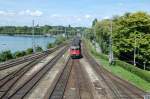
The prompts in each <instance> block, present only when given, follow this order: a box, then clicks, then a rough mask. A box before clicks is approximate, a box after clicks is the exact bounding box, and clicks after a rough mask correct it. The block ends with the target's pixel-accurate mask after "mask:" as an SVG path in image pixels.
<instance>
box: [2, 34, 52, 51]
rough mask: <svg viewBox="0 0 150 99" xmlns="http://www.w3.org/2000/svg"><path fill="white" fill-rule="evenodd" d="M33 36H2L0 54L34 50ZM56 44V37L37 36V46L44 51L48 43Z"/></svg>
mask: <svg viewBox="0 0 150 99" xmlns="http://www.w3.org/2000/svg"><path fill="white" fill-rule="evenodd" d="M32 41H33V39H32V36H3V35H0V52H2V51H5V50H11V52H15V51H22V50H26V49H27V48H32ZM53 42H55V38H54V37H45V36H35V44H36V46H37V45H38V46H41V47H42V48H43V49H44V50H45V49H46V46H47V44H48V43H53Z"/></svg>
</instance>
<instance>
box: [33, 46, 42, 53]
mask: <svg viewBox="0 0 150 99" xmlns="http://www.w3.org/2000/svg"><path fill="white" fill-rule="evenodd" d="M35 50H36V52H42V51H43V49H42V47H40V46H37V47H36V49H35Z"/></svg>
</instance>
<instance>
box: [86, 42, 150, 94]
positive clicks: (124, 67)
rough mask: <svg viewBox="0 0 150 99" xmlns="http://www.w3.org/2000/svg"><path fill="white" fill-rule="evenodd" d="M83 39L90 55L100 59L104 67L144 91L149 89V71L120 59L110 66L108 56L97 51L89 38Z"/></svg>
mask: <svg viewBox="0 0 150 99" xmlns="http://www.w3.org/2000/svg"><path fill="white" fill-rule="evenodd" d="M85 41H86V42H87V43H86V47H87V48H88V49H89V51H90V53H91V54H92V56H94V58H96V59H100V60H99V62H100V63H101V64H102V65H103V67H104V68H106V69H107V70H109V71H110V72H112V73H113V74H115V75H117V76H119V77H121V78H123V79H126V80H128V81H129V82H131V83H132V84H134V85H136V86H137V87H139V88H141V89H143V90H145V91H150V72H148V71H144V70H142V69H139V68H137V67H135V66H133V65H130V64H128V63H126V62H123V61H120V60H117V61H116V64H115V65H114V66H110V65H109V62H108V56H106V55H104V54H100V53H98V52H97V51H96V50H95V48H94V47H93V45H92V43H91V42H89V40H85Z"/></svg>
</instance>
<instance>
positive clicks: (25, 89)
mask: <svg viewBox="0 0 150 99" xmlns="http://www.w3.org/2000/svg"><path fill="white" fill-rule="evenodd" d="M82 48H83V49H82V53H83V58H82V59H71V58H70V57H69V54H68V52H69V51H67V49H68V46H65V47H62V48H60V49H59V50H57V51H55V52H54V53H52V54H50V55H47V54H45V55H43V56H42V57H40V58H37V59H36V60H34V61H30V62H29V63H28V64H27V65H25V66H23V67H21V68H19V69H18V70H16V71H14V72H12V73H10V75H7V76H5V77H4V78H2V79H0V99H144V98H143V95H144V94H145V92H143V91H142V90H140V89H138V88H137V87H135V86H133V85H132V84H130V83H128V82H127V81H125V80H122V79H120V78H119V77H117V76H114V75H113V74H112V73H110V72H109V71H107V70H106V69H104V68H103V67H102V66H101V65H100V64H98V63H97V62H96V60H95V59H94V58H93V57H92V56H90V54H89V53H88V52H87V50H86V49H85V46H83V47H82ZM41 90H43V91H41Z"/></svg>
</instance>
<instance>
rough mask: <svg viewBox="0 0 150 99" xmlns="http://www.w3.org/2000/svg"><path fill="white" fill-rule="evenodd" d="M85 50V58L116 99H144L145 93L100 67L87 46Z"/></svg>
mask: <svg viewBox="0 0 150 99" xmlns="http://www.w3.org/2000/svg"><path fill="white" fill-rule="evenodd" d="M83 50H84V51H83V55H84V57H85V58H86V59H87V60H88V61H89V63H90V64H91V66H93V68H94V70H95V71H96V72H97V74H98V75H99V77H100V78H102V79H103V81H104V82H105V83H106V85H107V86H108V87H109V89H110V91H111V92H112V93H113V96H114V97H113V98H114V99H143V95H144V94H145V92H144V91H142V90H141V89H139V88H137V87H135V86H133V85H131V84H130V83H129V82H127V81H125V80H122V79H120V78H119V77H117V76H115V75H113V74H112V73H111V72H109V71H107V70H106V69H105V68H103V67H102V66H100V65H99V64H98V63H97V62H96V61H95V59H94V58H93V57H91V56H90V55H89V53H88V52H87V50H86V48H85V45H84V46H83Z"/></svg>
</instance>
